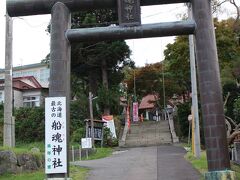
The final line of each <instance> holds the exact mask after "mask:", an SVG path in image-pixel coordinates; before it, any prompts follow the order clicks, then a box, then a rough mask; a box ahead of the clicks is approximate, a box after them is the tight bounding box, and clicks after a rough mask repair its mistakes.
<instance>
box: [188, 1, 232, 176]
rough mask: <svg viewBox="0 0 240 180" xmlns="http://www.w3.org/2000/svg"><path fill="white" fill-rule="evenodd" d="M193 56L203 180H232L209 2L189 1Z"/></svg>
mask: <svg viewBox="0 0 240 180" xmlns="http://www.w3.org/2000/svg"><path fill="white" fill-rule="evenodd" d="M192 7H193V17H194V20H195V22H196V25H197V28H196V31H195V38H196V56H197V68H198V80H199V88H200V98H201V107H202V115H203V123H204V134H205V143H206V151H207V160H208V170H209V172H208V173H206V174H205V179H207V180H213V179H219V180H221V179H223V177H228V178H227V179H235V178H234V176H235V173H234V172H233V171H230V160H229V155H228V146H227V135H226V126H225V117H224V110H223V99H222V87H221V82H220V73H219V64H218V56H217V46H216V39H215V32H214V25H213V21H212V10H211V1H209V0H192Z"/></svg>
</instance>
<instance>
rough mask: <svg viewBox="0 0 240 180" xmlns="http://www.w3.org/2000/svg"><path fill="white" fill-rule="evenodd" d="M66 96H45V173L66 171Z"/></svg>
mask: <svg viewBox="0 0 240 180" xmlns="http://www.w3.org/2000/svg"><path fill="white" fill-rule="evenodd" d="M66 124H67V122H66V97H51V98H45V173H46V174H54V173H67V130H66Z"/></svg>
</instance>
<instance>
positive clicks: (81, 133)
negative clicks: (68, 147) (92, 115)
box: [71, 127, 86, 143]
mask: <svg viewBox="0 0 240 180" xmlns="http://www.w3.org/2000/svg"><path fill="white" fill-rule="evenodd" d="M85 136H86V130H85V127H81V128H78V129H76V130H74V131H73V133H72V135H71V142H72V143H80V141H81V138H85Z"/></svg>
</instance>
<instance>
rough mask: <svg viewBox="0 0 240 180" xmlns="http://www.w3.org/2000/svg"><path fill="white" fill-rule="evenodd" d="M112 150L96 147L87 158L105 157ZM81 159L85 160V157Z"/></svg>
mask: <svg viewBox="0 0 240 180" xmlns="http://www.w3.org/2000/svg"><path fill="white" fill-rule="evenodd" d="M112 152H113V149H112V148H96V153H93V154H91V155H90V156H89V157H88V159H87V160H94V159H101V158H105V157H108V156H110V155H111V154H112ZM83 160H86V158H84V159H83Z"/></svg>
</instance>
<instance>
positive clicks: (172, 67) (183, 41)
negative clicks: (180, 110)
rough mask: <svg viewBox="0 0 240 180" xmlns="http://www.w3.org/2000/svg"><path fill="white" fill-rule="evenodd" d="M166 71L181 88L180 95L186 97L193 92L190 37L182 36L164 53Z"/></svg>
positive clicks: (168, 46)
mask: <svg viewBox="0 0 240 180" xmlns="http://www.w3.org/2000/svg"><path fill="white" fill-rule="evenodd" d="M164 55H165V61H166V71H167V72H168V73H169V74H170V76H171V78H172V80H173V82H175V83H176V84H177V85H178V86H179V91H181V92H179V94H181V95H183V96H185V94H189V92H190V91H191V80H190V61H189V45H188V37H187V36H180V37H177V38H176V39H175V42H174V43H173V44H168V45H167V49H166V50H165V51H164Z"/></svg>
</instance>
